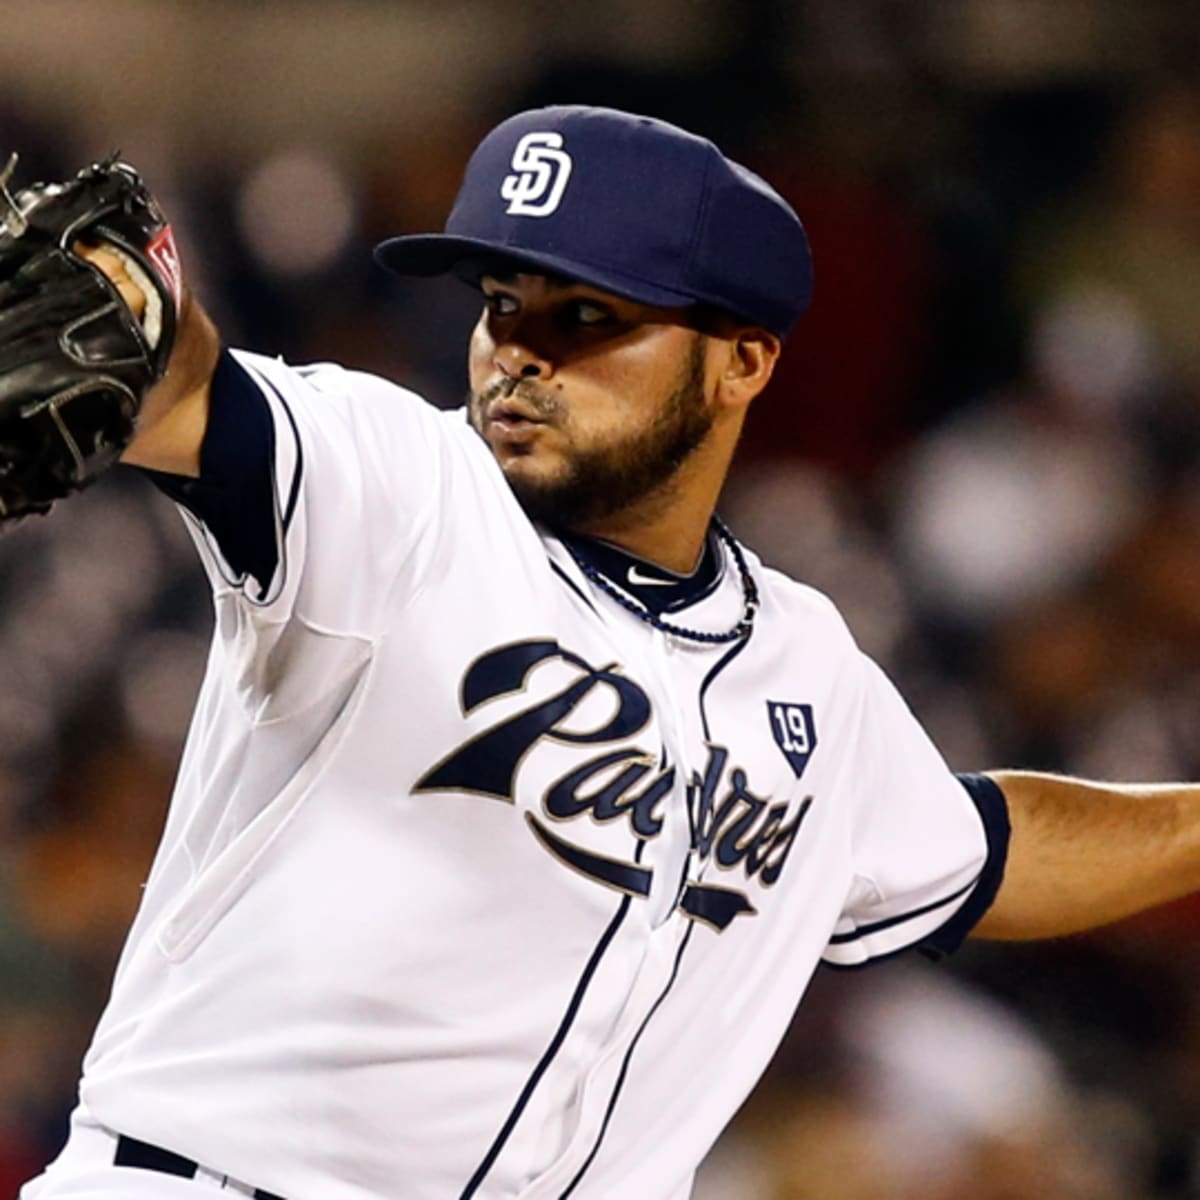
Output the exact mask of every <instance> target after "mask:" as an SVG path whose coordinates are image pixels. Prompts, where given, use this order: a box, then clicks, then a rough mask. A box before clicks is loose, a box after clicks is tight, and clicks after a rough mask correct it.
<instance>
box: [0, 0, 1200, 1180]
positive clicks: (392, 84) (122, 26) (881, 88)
mask: <svg viewBox="0 0 1200 1200" xmlns="http://www.w3.org/2000/svg"><path fill="white" fill-rule="evenodd" d="M2 9H3V12H2V16H3V24H2V34H0V150H3V151H7V150H8V149H10V148H11V149H15V150H19V151H20V152H21V155H22V160H21V168H20V176H19V179H20V181H21V182H24V183H28V182H31V181H32V180H34V179H47V178H55V177H59V176H62V175H64V174H68V173H71V172H73V171H74V170H75V169H76V168H77V167H79V166H80V165H82V164H83V163H85V162H87V161H90V160H93V159H96V158H98V157H101V156H103V155H104V154H106V153H107V152H108V151H109V150H111V149H114V148H120V149H121V150H122V151H123V152H124V154H125V155H126V157H128V158H130V159H131V160H132V161H134V162H135V163H136V164H137V165H138V166H139V167H140V168H141V170H142V171H143V173H144V174H145V176H146V177H147V179H148V181H149V182H150V184H151V186H152V187H153V189H154V190H155V191H156V192H157V193H158V194H159V195H160V197H161V198H162V199H163V201H164V202H165V204H166V206H167V208H168V211H169V212H170V213H171V214H172V215H173V217H174V221H175V225H176V229H177V232H178V234H179V235H180V239H181V243H182V248H183V251H184V255H185V261H186V266H187V270H188V274H189V275H190V278H191V280H192V283H193V286H194V288H195V289H196V291H197V292H198V293H199V294H200V295H201V297H202V298H203V300H204V301H205V302H206V304H207V305H208V306H209V307H210V308H211V309H212V310H213V311H214V313H215V314H216V316H217V317H218V320H219V322H220V324H221V326H222V329H223V331H224V333H225V335H226V337H227V339H228V340H229V341H230V342H232V343H234V344H238V345H245V346H249V347H252V348H254V349H258V350H261V351H266V352H270V353H277V354H282V355H284V356H286V357H288V358H289V359H291V360H292V361H297V362H303V361H312V360H316V359H323V358H332V359H335V360H338V361H342V362H345V363H347V364H350V365H354V366H358V367H364V368H367V369H370V370H374V371H377V372H380V373H382V374H384V375H386V376H388V377H390V378H393V379H396V380H398V381H400V382H403V383H405V384H407V385H409V386H411V387H414V388H416V389H417V390H420V391H422V392H424V393H425V394H426V395H428V396H429V397H430V398H431V399H433V400H434V402H436V403H438V404H441V405H445V406H451V405H454V404H456V403H458V401H459V397H460V396H461V395H462V394H463V391H464V388H465V374H464V369H463V346H464V339H465V336H466V332H467V330H468V328H469V326H470V324H471V322H472V320H473V317H474V300H473V298H472V296H471V295H470V294H469V293H468V292H467V291H466V290H465V289H463V288H462V287H461V285H458V284H455V283H452V282H431V283H421V284H413V285H404V284H402V283H399V282H396V281H393V280H389V279H387V278H385V277H384V276H383V275H382V273H381V272H380V271H378V270H377V269H376V268H374V267H373V266H372V263H371V260H370V256H369V247H370V246H371V245H372V244H373V243H374V242H375V241H377V240H379V239H380V238H382V237H384V236H386V235H388V234H392V233H396V232H402V231H405V232H406V231H414V230H423V229H433V228H437V227H439V226H440V224H441V221H442V219H443V218H444V215H445V213H446V211H447V209H448V207H449V204H450V201H451V198H452V196H453V194H454V191H455V188H456V186H457V183H458V180H459V177H460V174H461V170H462V166H463V164H464V162H465V159H466V157H467V155H468V153H469V151H470V149H471V147H472V146H473V144H474V143H475V141H476V140H477V139H478V138H479V137H480V136H481V135H482V134H483V133H484V132H485V131H486V130H487V129H488V128H489V127H490V126H491V125H492V124H493V123H494V122H495V121H496V120H498V119H499V118H501V117H503V116H504V115H506V114H508V113H509V112H511V111H513V110H515V109H517V108H520V107H524V106H527V105H530V104H536V103H541V102H551V101H586V102H593V103H610V104H616V105H619V106H622V107H626V108H632V109H635V110H640V111H644V112H648V113H651V114H654V115H657V116H661V117H664V118H667V119H669V120H674V121H677V122H679V123H681V124H685V125H687V126H689V127H690V128H692V129H694V130H696V131H698V132H701V133H705V134H708V135H710V136H712V137H713V138H714V139H715V140H717V141H718V142H719V143H720V144H721V146H722V147H723V148H724V149H725V150H726V151H727V152H729V153H731V154H733V155H734V156H736V157H738V158H741V159H742V160H743V161H745V162H747V163H748V164H750V165H752V166H753V167H755V168H756V169H758V170H759V171H760V172H761V173H762V174H764V175H765V176H766V177H768V178H769V179H771V180H772V181H773V182H774V183H775V184H776V185H777V186H778V187H779V188H780V190H781V191H783V192H784V193H785V194H786V195H787V196H788V197H789V198H790V199H791V200H792V201H793V203H794V204H795V206H796V208H797V209H798V210H799V212H800V214H801V216H802V217H803V219H804V220H805V222H806V224H807V226H808V228H809V231H810V235H811V238H812V242H813V246H814V252H815V260H816V276H817V291H816V300H815V303H814V306H813V309H812V312H811V315H810V316H808V317H807V318H806V320H805V321H804V322H803V323H802V324H801V326H800V328H799V329H798V330H797V332H796V333H795V334H794V335H793V337H792V338H791V339H790V342H789V345H788V347H787V350H786V353H785V356H784V358H783V360H782V363H781V370H780V371H779V373H778V377H777V379H776V380H775V382H774V383H773V384H772V387H771V390H770V392H769V394H768V395H766V396H764V397H763V398H762V399H760V400H759V401H758V402H756V405H755V411H754V413H753V414H752V419H751V426H750V429H749V431H748V433H747V437H746V444H745V447H744V454H743V457H742V459H741V462H740V465H739V467H738V469H737V472H736V474H735V477H734V478H733V480H732V482H731V484H730V487H729V490H728V493H727V496H726V497H725V501H724V504H723V509H724V512H725V515H726V517H727V519H728V520H729V521H730V523H731V524H732V526H733V528H734V529H735V530H736V531H737V532H738V533H739V534H740V535H741V536H742V538H743V539H744V540H746V541H747V542H748V543H749V544H750V545H752V546H753V547H754V548H755V549H757V550H758V551H759V552H760V553H761V554H762V556H763V557H764V558H765V559H766V560H767V561H768V562H772V563H774V564H775V565H778V566H780V567H782V568H784V569H785V570H787V571H789V572H791V573H792V574H794V575H796V576H797V577H799V578H800V579H802V580H805V581H807V582H810V583H812V584H814V585H816V586H817V587H819V588H822V589H823V590H826V591H828V592H829V593H831V594H832V595H833V596H834V598H835V599H836V600H837V601H838V603H839V604H840V605H841V607H842V609H843V611H844V612H845V613H846V615H847V617H848V619H849V621H850V624H851V626H852V628H853V629H854V630H855V632H856V634H857V636H858V638H859V640H860V641H861V643H862V644H863V645H864V646H865V648H866V649H867V650H868V651H869V652H870V653H871V654H873V655H874V656H875V657H877V658H878V659H879V660H880V661H881V662H882V663H883V664H884V665H885V667H886V668H887V669H888V671H889V672H891V673H892V675H893V676H894V677H895V678H896V679H897V680H898V681H899V683H900V686H901V689H902V690H903V691H904V693H905V694H906V695H907V697H908V698H909V700H910V702H911V704H912V705H913V707H914V709H915V710H916V712H917V713H918V715H919V716H920V717H921V719H922V720H923V721H924V722H925V724H926V725H927V726H928V728H929V729H930V730H931V731H932V733H933V734H934V736H935V738H936V740H937V741H938V743H939V745H940V746H941V747H942V749H943V751H944V752H945V754H946V756H947V757H948V759H949V760H950V762H951V764H952V765H953V766H955V767H956V768H960V769H975V768H981V767H985V766H1031V767H1042V768H1052V769H1061V770H1067V771H1071V772H1076V773H1080V774H1084V775H1094V776H1101V777H1110V778H1118V779H1140V778H1154V779H1157V778H1176V777H1192V778H1195V777H1200V744H1198V742H1197V738H1196V736H1195V734H1194V731H1195V730H1196V729H1198V728H1200V336H1198V334H1197V315H1198V314H1200V74H1198V72H1197V67H1196V64H1197V62H1198V61H1200V7H1198V6H1197V5H1196V3H1195V0H609V3H607V4H604V5H589V4H576V3H570V2H569V0H564V2H561V3H555V4H549V3H545V4H543V3H535V2H531V0H504V2H497V0H438V2H437V3H433V2H432V0H429V2H426V0H391V2H387V3H385V2H383V0H377V2H373V0H337V2H336V3H332V2H329V0H326V2H324V3H316V2H307V0H291V2H288V3H281V2H267V0H258V2H256V3H254V4H250V3H243V2H240V0H203V2H202V3H200V2H197V3H190V2H186V0H175V2H172V0H36V2H23V0H5V2H4V4H3V6H2ZM209 628H210V607H209V600H208V594H207V589H206V586H205V583H204V580H203V577H202V575H201V572H200V569H199V567H198V566H197V564H196V562H195V561H194V559H193V555H192V552H191V548H190V544H189V543H188V542H187V539H186V538H185V536H184V532H183V527H182V523H181V521H180V520H179V518H178V516H177V514H176V513H175V511H174V510H173V508H172V507H171V505H170V504H169V503H167V502H166V501H165V500H164V499H163V498H162V497H160V496H158V495H157V494H156V493H154V491H153V489H151V488H150V487H149V486H148V485H146V484H145V483H144V481H143V480H142V479H140V478H139V477H138V476H136V474H135V473H133V472H126V471H117V472H114V473H113V474H112V475H110V476H109V477H107V478H106V479H105V480H103V481H102V482H101V483H100V484H99V485H98V486H96V487H95V488H94V489H93V490H91V491H90V492H88V493H86V494H85V495H83V496H81V497H79V498H77V499H75V500H73V501H72V502H71V503H70V504H69V505H60V506H59V509H58V510H57V511H56V512H55V513H54V514H53V515H52V516H51V517H49V518H45V519H32V520H28V521H26V522H23V523H21V524H19V525H17V526H15V527H14V528H12V529H10V530H6V531H5V532H4V534H3V536H0V679H2V680H3V681H4V685H5V686H4V687H3V688H2V689H0V1197H4V1196H9V1195H13V1194H15V1191H16V1186H17V1182H18V1181H19V1180H21V1179H22V1178H24V1177H25V1176H26V1175H28V1174H30V1173H32V1172H34V1171H35V1170H36V1169H37V1168H39V1167H40V1165H41V1164H42V1163H43V1162H44V1161H45V1160H46V1159H47V1158H48V1157H50V1156H51V1155H52V1154H53V1153H54V1152H55V1150H56V1149H57V1147H58V1145H59V1143H60V1141H61V1139H62V1136H63V1131H64V1124H65V1117H66V1114H67V1112H68V1110H69V1108H70V1106H71V1104H72V1101H73V1094H74V1086H75V1080H76V1073H77V1070H78V1066H79V1060H80V1057H81V1055H82V1052H83V1049H84V1047H85V1046H86V1042H87V1039H88V1035H89V1032H90V1029H91V1026H92V1024H93V1022H94V1020H95V1018H96V1015H97V1013H98V1011H99V1008H100V1006H101V1005H102V1004H103V1002H104V999H105V996H106V992H107V988H108V981H109V977H110V974H111V970H112V966H113V963H114V960H115V957H116V955H117V953H118V950H119V948H120V945H121V941H122V938H123V934H124V931H125V929H126V926H127V923H128V921H129V919H130V917H131V915H132V913H133V910H134V907H135V905H136V903H137V899H138V890H139V884H140V881H141V880H142V878H143V877H144V874H145V872H146V869H147V864H148V862H149V859H150V856H151V854H152V852H153V849H154V846H155V843H156V840H157V836H158V832H159V830H160V828H161V823H162V819H163V812H164V806H165V803H166V800H167V797H168V794H169V791H170V787H171V781H172V777H173V773H174V770H175V764H176V761H177V758H178V754H179V749H180V745H181V741H182V738H183V735H184V731H185V729H186V723H187V719H188V714H189V710H190V705H191V701H192V697H193V695H194V692H195V689H196V686H197V684H198V681H199V677H200V671H201V667H202V664H203V659H204V655H205V647H206V641H207V637H208V632H209ZM1198 913H1200V907H1198V906H1197V904H1196V903H1183V904H1180V905H1177V906H1174V907H1172V908H1170V909H1167V910H1164V911H1161V912H1158V913H1155V914H1152V915H1150V916H1147V917H1144V918H1140V919H1138V920H1136V921H1132V922H1128V923H1125V924H1124V925H1121V926H1119V927H1115V928H1112V929H1108V930H1105V931H1102V932H1098V933H1094V934H1090V935H1087V936H1082V937H1076V938H1072V939H1066V940H1064V941H1060V942H1058V943H1055V944H1051V945H1033V946H1025V947H1012V946H1010V947H989V946H986V945H972V946H969V947H968V948H967V949H965V950H964V951H963V952H962V953H961V954H959V955H958V956H957V957H956V958H955V959H954V960H953V961H952V962H950V963H947V964H943V965H940V966H937V967H934V966H930V965H928V964H925V963H924V962H923V961H921V960H919V959H914V960H913V961H912V962H906V961H903V960H902V961H900V962H899V963H892V964H888V965H886V966H880V967H877V968H874V969H872V970H869V971H866V972H861V973H837V974H834V973H832V972H829V973H821V974H819V975H818V977H817V978H816V980H815V981H814V984H813V987H812V989H811V991H810V994H809V996H808V997H807V998H806V1000H805V1003H804V1005H803V1009H802V1013H801V1016H800V1017H799V1019H798V1020H797V1022H796V1024H795V1028H794V1030H793V1032H792V1033H791V1034H790V1035H789V1038H788V1040H787V1042H786V1043H785V1045H784V1047H783V1048H782V1050H781V1051H780V1054H779V1056H778V1058H777V1061H776V1064H775V1066H774V1067H773V1068H772V1070H771V1072H770V1074H769V1075H768V1077H767V1078H766V1079H765V1080H764V1082H763V1084H762V1086H761V1087H760V1088H759V1090H758V1091H757V1092H756V1093H755V1095H754V1096H753V1097H752V1098H751V1100H750V1101H749V1103H748V1104H747V1105H746V1107H745V1109H744V1110H743V1112H742V1114H741V1115H740V1116H739V1118H738V1120H737V1121H736V1122H735V1124H734V1125H733V1126H732V1127H731V1129H730V1131H729V1132H728V1133H727V1134H726V1136H725V1137H724V1138H723V1139H722V1140H721V1142H720V1143H719V1144H718V1145H717V1147H716V1148H715V1149H714V1151H713V1153H712V1155H711V1156H710V1159H709V1161H708V1162H707V1163H706V1165H705V1168H704V1170H703V1172H702V1175H701V1179H700V1182H699V1185H698V1189H697V1200H729V1198H737V1200H865V1198H867V1197H870V1198H872V1200H915V1198H917V1197H920V1198H921V1200H952V1198H958V1197H963V1196H967V1195H970V1196H972V1197H974V1198H975V1200H1030V1198H1033V1197H1037V1198H1038V1200H1182V1198H1184V1197H1193V1196H1196V1197H1200V1120H1198V1118H1200V948H1198V947H1197V943H1196V940H1195V935H1196V928H1197V914H1198Z"/></svg>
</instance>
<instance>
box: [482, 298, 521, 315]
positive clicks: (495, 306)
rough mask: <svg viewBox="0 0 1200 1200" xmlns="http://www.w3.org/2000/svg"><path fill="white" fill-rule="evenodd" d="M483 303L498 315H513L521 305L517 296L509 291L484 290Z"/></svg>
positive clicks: (489, 310)
mask: <svg viewBox="0 0 1200 1200" xmlns="http://www.w3.org/2000/svg"><path fill="white" fill-rule="evenodd" d="M483 305H484V307H485V308H486V309H487V310H488V312H490V313H492V314H494V315H495V316H497V317H511V316H512V315H513V313H515V312H516V311H517V309H518V308H519V307H520V306H519V305H518V304H517V298H516V297H515V296H510V295H509V294H508V293H507V292H484V293H483Z"/></svg>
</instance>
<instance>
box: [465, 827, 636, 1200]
mask: <svg viewBox="0 0 1200 1200" xmlns="http://www.w3.org/2000/svg"><path fill="white" fill-rule="evenodd" d="M642 845H643V843H639V844H638V850H637V857H638V858H640V857H641V850H642ZM628 912H629V897H628V896H625V897H623V898H622V900H621V903H620V905H619V906H618V908H617V911H616V913H615V914H614V916H613V918H612V920H611V921H610V922H609V923H608V928H607V929H605V931H604V933H603V934H602V935H601V937H600V941H599V942H597V943H596V948H595V949H594V950H593V951H592V954H591V957H590V958H589V959H588V961H587V965H586V966H585V967H584V969H583V974H582V975H581V976H580V977H579V982H578V983H577V984H576V985H575V991H574V993H573V994H572V996H571V1001H570V1003H569V1004H568V1005H567V1011H566V1012H565V1013H564V1014H563V1018H562V1020H561V1021H560V1022H559V1025H558V1028H557V1029H556V1030H555V1032H554V1037H553V1038H551V1039H550V1045H549V1046H547V1047H546V1052H545V1053H544V1054H543V1055H542V1057H541V1059H540V1060H539V1061H538V1064H537V1066H535V1067H534V1068H533V1071H532V1073H531V1074H530V1076H529V1078H528V1079H527V1080H526V1081H525V1086H524V1087H523V1088H522V1089H521V1092H520V1095H518V1097H517V1100H516V1103H515V1104H514V1105H513V1107H512V1111H511V1112H510V1113H509V1114H508V1117H507V1118H506V1119H505V1121H504V1124H503V1125H501V1127H500V1132H499V1133H498V1134H497V1135H496V1138H495V1140H494V1141H493V1142H492V1144H491V1146H490V1147H488V1151H487V1153H486V1154H485V1155H484V1156H483V1159H482V1161H481V1162H480V1164H479V1166H478V1167H476V1168H475V1173H474V1174H473V1175H472V1176H471V1178H470V1179H469V1180H468V1181H467V1185H466V1187H464V1188H463V1190H462V1192H461V1193H460V1194H459V1197H458V1200H470V1197H471V1196H474V1195H475V1193H476V1192H477V1191H478V1190H479V1188H480V1185H481V1184H482V1183H483V1181H484V1179H485V1178H486V1177H487V1173H488V1172H489V1171H490V1170H491V1169H492V1166H493V1165H494V1163H495V1161H496V1159H497V1158H498V1157H499V1156H500V1152H501V1150H503V1149H504V1146H505V1143H506V1142H507V1141H508V1139H509V1138H510V1137H511V1136H512V1132H513V1130H514V1129H515V1128H516V1127H517V1122H518V1121H519V1120H520V1119H521V1114H522V1113H523V1112H524V1111H525V1108H526V1106H527V1105H528V1104H529V1101H530V1100H531V1099H532V1098H533V1093H534V1091H535V1090H536V1089H537V1085H538V1083H539V1082H540V1081H541V1078H542V1076H543V1075H545V1073H546V1071H547V1070H548V1069H549V1067H550V1064H551V1063H552V1062H553V1061H554V1058H555V1055H557V1054H558V1052H559V1050H560V1049H561V1048H562V1044H563V1042H564V1041H565V1040H566V1036H567V1034H568V1032H569V1031H570V1029H571V1026H572V1024H574V1021H575V1017H576V1014H577V1013H578V1012H579V1006H580V1005H581V1004H582V1003H583V998H584V996H585V995H586V994H587V989H588V986H589V985H590V984H591V982H592V976H593V975H595V973H596V971H597V969H598V968H599V966H600V962H601V960H602V959H603V958H604V955H605V952H606V951H607V950H608V947H609V945H610V944H611V943H612V940H613V938H614V937H615V936H616V933H617V930H618V929H619V928H620V927H621V923H622V922H623V921H624V920H625V916H626V914H627V913H628Z"/></svg>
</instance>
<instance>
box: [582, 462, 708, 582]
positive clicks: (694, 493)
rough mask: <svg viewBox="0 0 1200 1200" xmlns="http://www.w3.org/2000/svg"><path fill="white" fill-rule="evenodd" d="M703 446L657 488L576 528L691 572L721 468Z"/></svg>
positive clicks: (701, 546) (640, 555) (701, 547)
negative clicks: (639, 498) (618, 510)
mask: <svg viewBox="0 0 1200 1200" xmlns="http://www.w3.org/2000/svg"><path fill="white" fill-rule="evenodd" d="M705 449H707V447H702V448H701V449H700V450H699V451H697V453H696V454H694V455H693V456H692V458H691V459H689V460H688V462H686V463H684V464H683V466H682V467H680V469H679V470H678V471H677V472H676V473H675V475H673V476H672V477H671V478H670V479H669V480H667V481H666V482H665V483H664V484H663V485H662V487H660V488H658V489H656V490H655V491H654V492H653V493H651V494H650V495H649V496H645V497H643V498H642V499H641V500H639V501H637V503H635V504H631V505H629V507H627V508H624V509H622V510H621V511H620V512H618V513H613V514H612V515H611V516H609V517H605V518H604V519H603V520H600V521H594V522H591V523H589V524H588V525H587V526H586V527H585V528H580V529H577V530H575V532H576V533H582V534H585V535H586V536H588V537H594V538H600V539H602V540H603V541H606V542H610V543H612V545H614V546H619V547H620V548H621V549H622V550H625V551H627V552H628V553H630V554H636V555H637V556H638V558H642V559H645V560H646V561H647V562H651V563H656V564H657V565H658V566H661V567H666V569H667V570H668V571H674V572H675V573H676V574H678V575H688V574H690V573H691V572H692V571H694V570H695V569H696V567H697V565H698V564H699V562H700V558H701V556H702V555H703V553H704V539H705V537H706V536H707V534H708V527H709V524H710V523H711V521H712V515H713V512H714V510H715V509H716V506H717V498H718V496H719V495H720V492H721V485H722V483H723V482H724V478H725V472H724V470H723V469H719V470H715V469H713V464H712V463H711V462H706V461H704V460H705V459H707V458H708V457H709V456H708V455H706V454H705V453H704V451H705Z"/></svg>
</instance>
